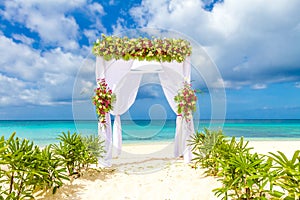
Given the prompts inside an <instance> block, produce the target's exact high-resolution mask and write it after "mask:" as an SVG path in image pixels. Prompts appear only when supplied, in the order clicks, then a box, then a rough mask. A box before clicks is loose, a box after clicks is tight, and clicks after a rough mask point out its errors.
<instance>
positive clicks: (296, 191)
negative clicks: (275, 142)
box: [270, 150, 300, 200]
mask: <svg viewBox="0 0 300 200" xmlns="http://www.w3.org/2000/svg"><path fill="white" fill-rule="evenodd" d="M270 154H271V156H270V158H271V159H272V160H274V162H275V163H274V164H275V165H274V167H273V168H274V171H273V172H274V173H273V174H274V178H273V179H272V181H271V185H276V186H279V187H280V188H281V189H282V190H283V191H278V190H274V191H272V192H271V195H272V196H274V197H276V198H278V199H286V200H296V199H300V150H297V151H295V152H294V154H293V157H292V159H288V158H287V157H286V155H285V154H283V153H282V152H280V151H278V152H277V154H275V153H271V152H270Z"/></svg>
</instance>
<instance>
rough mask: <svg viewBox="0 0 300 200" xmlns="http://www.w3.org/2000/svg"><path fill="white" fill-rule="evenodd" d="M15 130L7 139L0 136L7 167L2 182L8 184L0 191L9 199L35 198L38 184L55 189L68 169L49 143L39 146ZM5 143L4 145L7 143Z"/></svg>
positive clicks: (2, 175) (3, 157) (39, 186)
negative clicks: (63, 166) (17, 135)
mask: <svg viewBox="0 0 300 200" xmlns="http://www.w3.org/2000/svg"><path fill="white" fill-rule="evenodd" d="M15 134H16V133H13V134H12V135H11V136H10V137H9V138H8V139H7V140H6V141H5V140H4V138H3V137H2V138H1V142H0V146H1V147H0V149H1V150H3V149H4V151H3V153H1V158H0V160H1V163H0V164H2V165H3V166H5V167H6V169H5V170H3V171H2V172H1V173H2V174H1V177H2V178H1V182H2V183H4V184H5V185H6V186H8V188H7V189H4V190H2V189H1V193H2V194H3V195H4V196H6V199H24V198H33V193H34V192H35V191H36V190H37V189H38V188H43V189H44V190H46V191H47V190H49V189H51V188H52V189H53V192H55V190H56V189H57V188H58V187H59V186H61V185H62V179H67V177H65V176H64V174H65V172H66V170H65V169H64V168H62V167H61V166H60V161H59V160H56V159H54V158H53V156H52V155H53V154H52V153H50V147H45V149H44V150H42V151H41V150H40V148H39V147H38V146H35V145H34V144H33V142H30V141H28V140H26V139H19V138H18V137H15ZM4 145H5V146H4Z"/></svg>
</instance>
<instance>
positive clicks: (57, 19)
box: [2, 0, 85, 49]
mask: <svg viewBox="0 0 300 200" xmlns="http://www.w3.org/2000/svg"><path fill="white" fill-rule="evenodd" d="M84 3H85V1H37V0H34V1H5V9H4V10H3V11H2V15H3V17H4V18H5V19H7V20H9V21H11V22H16V23H21V24H24V25H25V26H26V27H27V28H28V29H30V30H31V31H32V32H37V33H38V34H39V36H40V38H41V39H42V42H44V43H45V44H46V45H48V44H49V45H59V46H61V47H63V48H66V49H76V48H78V44H77V38H78V35H79V33H78V31H79V30H78V25H77V23H76V21H75V19H74V17H72V16H68V15H66V14H65V12H66V11H69V10H72V9H74V8H76V7H79V6H82V5H84Z"/></svg>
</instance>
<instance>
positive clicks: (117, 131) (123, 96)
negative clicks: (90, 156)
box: [111, 73, 142, 156]
mask: <svg viewBox="0 0 300 200" xmlns="http://www.w3.org/2000/svg"><path fill="white" fill-rule="evenodd" d="M141 78H142V74H133V73H128V74H127V76H124V77H123V79H122V80H120V82H119V83H118V85H117V86H116V87H115V88H114V90H113V92H114V93H115V94H116V103H115V104H114V105H113V106H114V108H113V110H112V112H111V114H113V115H115V120H114V127H113V146H114V148H115V149H116V151H115V156H119V155H120V154H121V149H122V125H121V119H120V115H122V114H124V113H125V112H126V111H127V110H128V109H129V108H130V106H131V105H132V104H133V103H134V101H135V98H136V95H137V92H138V89H139V85H140V82H141Z"/></svg>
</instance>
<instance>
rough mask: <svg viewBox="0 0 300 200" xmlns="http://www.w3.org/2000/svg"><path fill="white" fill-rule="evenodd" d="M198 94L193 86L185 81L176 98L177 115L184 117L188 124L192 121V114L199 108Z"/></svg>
mask: <svg viewBox="0 0 300 200" xmlns="http://www.w3.org/2000/svg"><path fill="white" fill-rule="evenodd" d="M196 93H197V91H196V90H194V89H193V88H192V85H191V84H189V83H188V82H186V81H184V83H183V88H182V89H180V90H179V91H178V94H177V95H176V96H175V97H174V101H175V102H176V103H177V113H178V114H179V115H182V116H183V118H184V119H185V120H186V121H187V122H188V121H190V120H191V119H192V113H193V112H195V111H196V108H197V105H196V103H197V96H196Z"/></svg>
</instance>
